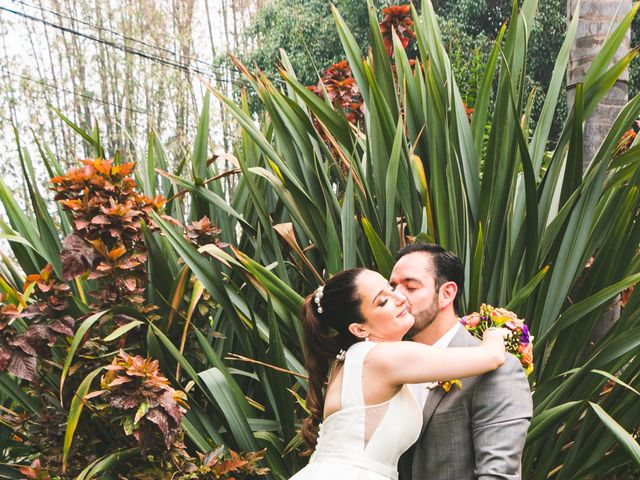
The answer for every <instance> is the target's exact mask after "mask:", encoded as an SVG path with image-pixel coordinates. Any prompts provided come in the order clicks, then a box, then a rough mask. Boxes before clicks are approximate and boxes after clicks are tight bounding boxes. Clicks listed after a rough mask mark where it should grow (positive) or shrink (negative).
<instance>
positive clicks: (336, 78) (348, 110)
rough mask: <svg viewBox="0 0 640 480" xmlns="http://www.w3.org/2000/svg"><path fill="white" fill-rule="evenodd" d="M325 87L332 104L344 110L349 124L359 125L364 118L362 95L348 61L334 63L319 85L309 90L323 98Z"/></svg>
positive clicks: (326, 71)
mask: <svg viewBox="0 0 640 480" xmlns="http://www.w3.org/2000/svg"><path fill="white" fill-rule="evenodd" d="M323 86H324V90H325V91H326V92H327V97H328V98H329V101H330V102H331V104H332V105H333V106H334V107H335V108H337V109H340V110H342V111H343V112H344V115H345V117H346V118H347V120H348V121H349V122H351V123H354V124H357V123H358V122H360V121H361V120H362V119H363V118H364V104H363V103H362V95H361V94H360V89H359V88H358V85H357V84H356V80H355V78H353V73H352V72H351V67H349V64H348V63H347V61H346V60H342V61H340V62H338V63H334V64H333V65H331V66H330V67H329V68H327V69H326V70H325V72H324V74H323V75H322V78H321V79H320V81H319V82H318V85H317V86H312V87H309V89H310V90H311V91H312V92H314V93H315V94H316V95H318V96H322V87H323Z"/></svg>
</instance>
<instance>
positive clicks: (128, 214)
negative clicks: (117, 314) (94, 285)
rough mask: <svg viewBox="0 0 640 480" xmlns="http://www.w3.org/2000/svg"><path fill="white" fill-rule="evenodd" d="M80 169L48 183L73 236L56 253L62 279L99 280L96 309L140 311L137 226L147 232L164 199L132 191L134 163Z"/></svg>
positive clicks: (89, 164) (92, 163)
mask: <svg viewBox="0 0 640 480" xmlns="http://www.w3.org/2000/svg"><path fill="white" fill-rule="evenodd" d="M82 163H83V166H82V167H80V168H76V169H72V170H70V171H69V172H67V174H66V175H63V176H58V177H54V178H53V179H51V183H52V184H53V187H52V189H53V190H54V191H55V192H56V195H55V199H56V200H58V201H59V202H60V203H61V204H62V205H63V207H64V208H65V209H66V210H68V211H70V212H71V215H72V217H73V226H74V233H73V234H71V235H70V236H68V237H67V238H65V240H64V243H63V249H62V252H61V260H62V265H63V277H64V278H65V279H66V280H69V279H72V278H73V277H74V276H76V275H80V274H83V273H86V272H87V271H90V273H89V279H99V280H101V281H100V288H99V289H98V290H97V291H95V292H92V295H93V297H94V299H95V305H94V306H95V307H96V308H101V307H107V306H112V305H114V304H116V305H127V304H128V305H130V306H136V305H140V304H142V303H143V302H144V297H143V296H142V294H143V293H144V288H145V285H146V281H147V271H146V265H145V262H146V259H147V253H146V248H145V245H144V240H143V236H142V223H146V224H147V225H149V226H150V228H153V223H152V222H151V220H150V218H149V213H150V212H151V211H154V210H158V209H160V208H162V206H163V205H164V199H163V198H162V197H156V198H153V199H151V198H148V197H146V196H144V195H143V194H141V193H139V192H138V191H137V185H136V182H135V180H134V179H133V178H132V177H131V173H132V171H133V168H134V166H135V164H134V163H125V164H122V165H113V162H112V161H110V160H102V159H95V160H83V161H82Z"/></svg>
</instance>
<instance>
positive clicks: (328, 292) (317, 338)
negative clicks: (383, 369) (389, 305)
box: [300, 268, 365, 448]
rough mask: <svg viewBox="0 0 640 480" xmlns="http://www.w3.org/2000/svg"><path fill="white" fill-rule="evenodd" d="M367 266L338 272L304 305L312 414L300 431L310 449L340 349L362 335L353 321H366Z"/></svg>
mask: <svg viewBox="0 0 640 480" xmlns="http://www.w3.org/2000/svg"><path fill="white" fill-rule="evenodd" d="M363 271H364V269H362V268H352V269H350V270H343V271H342V272H340V273H337V274H336V275H334V276H333V277H331V278H330V279H329V280H327V283H326V284H325V285H324V286H323V287H320V288H319V289H318V290H316V291H314V292H312V293H311V294H309V295H308V296H307V298H306V299H305V301H304V306H303V308H302V329H303V333H304V363H305V367H306V369H307V372H308V373H309V386H308V388H307V408H308V409H309V412H310V416H309V417H308V418H307V419H306V420H305V422H304V425H303V427H302V431H301V432H300V433H301V435H302V438H303V439H304V441H305V442H306V443H307V445H308V446H309V447H310V448H313V447H315V444H316V438H317V436H318V427H319V425H320V423H321V422H322V415H323V411H324V388H325V384H326V382H327V377H328V375H329V369H330V368H331V364H332V363H333V361H334V360H335V359H336V355H338V354H339V353H340V350H347V349H348V348H349V347H350V346H351V345H353V344H354V343H356V342H358V341H361V339H360V338H358V337H356V336H355V335H353V334H352V333H351V332H349V328H348V327H349V325H350V324H352V323H354V322H355V323H364V321H365V319H364V317H363V316H362V312H361V311H360V303H361V302H360V297H359V295H358V288H357V285H356V279H357V277H358V275H360V273H362V272H363Z"/></svg>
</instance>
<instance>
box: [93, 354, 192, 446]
mask: <svg viewBox="0 0 640 480" xmlns="http://www.w3.org/2000/svg"><path fill="white" fill-rule="evenodd" d="M106 369H107V373H106V374H105V375H103V376H102V378H101V380H100V386H101V388H102V389H101V390H98V391H96V392H93V393H91V394H89V395H87V397H86V398H87V399H89V398H93V397H102V398H103V399H104V400H105V402H106V407H110V408H111V409H112V413H113V415H114V417H115V418H117V419H118V421H119V423H120V424H121V425H122V426H123V428H124V431H125V433H126V434H127V435H132V436H133V437H134V438H135V439H136V440H137V441H138V443H139V445H140V446H141V447H142V448H143V449H144V450H152V451H154V450H155V451H157V450H162V448H161V446H165V447H166V449H167V450H168V449H169V448H171V445H172V444H173V442H174V440H175V439H176V436H177V435H178V434H179V433H181V432H182V430H181V428H180V422H181V420H182V414H183V407H186V406H187V404H186V395H185V394H184V392H182V391H179V390H175V389H173V388H172V387H171V385H169V381H168V380H167V378H166V377H164V376H163V375H162V373H161V372H160V369H159V364H158V361H157V360H151V359H150V358H143V357H141V356H140V355H135V356H134V355H129V354H127V353H126V352H124V351H120V353H118V355H117V356H116V357H115V358H114V359H113V362H112V363H111V365H109V366H107V367H106Z"/></svg>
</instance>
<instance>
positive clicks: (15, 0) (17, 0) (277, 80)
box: [11, 0, 284, 83]
mask: <svg viewBox="0 0 640 480" xmlns="http://www.w3.org/2000/svg"><path fill="white" fill-rule="evenodd" d="M11 1H12V2H13V3H20V4H22V5H25V6H27V7H30V8H34V9H35V8H37V9H39V10H40V11H41V12H48V13H50V14H52V15H55V16H57V17H60V18H64V19H66V20H70V21H72V22H77V23H79V24H81V25H85V26H87V27H90V28H93V29H96V30H102V31H104V32H109V33H111V34H112V35H116V36H118V37H121V38H123V39H124V40H128V41H131V42H136V43H139V44H141V45H144V46H146V47H149V48H153V49H156V50H159V51H161V52H165V53H169V54H171V55H173V56H174V57H178V56H179V57H181V58H183V59H185V60H190V61H193V62H195V63H200V64H202V65H203V66H205V67H207V68H210V69H212V70H217V71H218V73H220V74H223V73H221V70H220V68H221V67H220V66H219V65H215V64H213V63H209V62H207V61H205V60H202V59H200V58H197V57H190V56H188V55H183V54H181V53H177V52H175V51H173V50H170V49H168V48H164V47H162V46H160V45H152V44H150V43H147V42H145V41H143V40H139V39H137V38H133V37H130V36H128V35H125V34H123V33H120V32H118V31H115V30H113V29H110V28H107V27H102V26H100V25H96V24H94V23H91V22H87V21H86V20H81V19H78V18H76V17H73V16H71V15H65V14H63V13H60V12H56V11H55V10H51V9H48V8H45V7H42V6H37V5H33V4H30V3H27V2H24V1H23V0H11ZM182 65H184V63H182ZM228 68H229V69H230V70H232V71H234V72H236V73H237V74H239V75H242V71H241V70H240V69H238V68H237V67H236V66H234V65H229V66H228ZM265 77H266V78H268V79H269V80H271V81H272V82H275V83H284V81H283V80H282V79H281V78H273V77H270V76H268V75H265Z"/></svg>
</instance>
